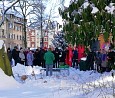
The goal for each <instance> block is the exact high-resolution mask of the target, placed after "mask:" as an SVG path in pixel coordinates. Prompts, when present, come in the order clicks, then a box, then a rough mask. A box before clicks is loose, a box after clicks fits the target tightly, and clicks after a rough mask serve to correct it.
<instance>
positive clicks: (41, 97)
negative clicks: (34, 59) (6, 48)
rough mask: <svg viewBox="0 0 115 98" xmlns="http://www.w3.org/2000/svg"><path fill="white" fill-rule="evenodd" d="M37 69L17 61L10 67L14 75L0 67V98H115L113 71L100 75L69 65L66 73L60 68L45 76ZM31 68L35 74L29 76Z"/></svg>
mask: <svg viewBox="0 0 115 98" xmlns="http://www.w3.org/2000/svg"><path fill="white" fill-rule="evenodd" d="M40 69H41V67H37V66H36V67H34V68H33V69H32V68H31V67H30V66H26V67H25V66H24V65H20V64H17V66H14V67H12V70H13V74H14V77H15V78H13V77H12V76H11V77H9V76H6V75H5V74H4V73H3V71H2V70H0V84H1V85H0V98H22V97H23V98H104V96H106V98H114V97H113V93H112V92H113V87H114V85H113V83H114V81H115V80H114V78H113V77H112V76H111V73H112V72H105V73H103V74H100V73H97V72H94V71H79V69H77V70H76V69H74V68H69V71H70V75H69V76H68V75H67V71H61V72H53V76H51V77H49V76H48V77H46V76H45V71H44V70H43V71H40ZM33 70H34V72H35V74H36V75H35V77H34V76H32V75H31V73H32V71H33ZM25 74H26V75H27V76H28V78H27V79H26V80H25V81H22V80H21V78H20V77H21V76H22V75H25Z"/></svg>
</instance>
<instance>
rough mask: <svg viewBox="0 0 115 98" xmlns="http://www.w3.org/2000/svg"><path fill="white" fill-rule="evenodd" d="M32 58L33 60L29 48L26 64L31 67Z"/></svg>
mask: <svg viewBox="0 0 115 98" xmlns="http://www.w3.org/2000/svg"><path fill="white" fill-rule="evenodd" d="M33 60H34V56H33V53H32V51H31V50H30V51H29V52H28V53H27V65H28V66H32V67H33Z"/></svg>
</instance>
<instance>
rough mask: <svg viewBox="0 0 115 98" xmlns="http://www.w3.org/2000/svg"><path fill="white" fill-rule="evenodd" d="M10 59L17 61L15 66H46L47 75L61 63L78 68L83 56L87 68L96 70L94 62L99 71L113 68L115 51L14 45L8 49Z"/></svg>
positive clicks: (79, 47) (81, 47) (82, 47)
mask: <svg viewBox="0 0 115 98" xmlns="http://www.w3.org/2000/svg"><path fill="white" fill-rule="evenodd" d="M7 54H8V57H9V61H10V63H11V65H12V58H13V59H14V61H15V66H16V64H17V63H20V64H22V65H25V66H32V67H33V66H41V67H42V68H46V76H48V71H50V75H52V69H53V68H58V67H59V65H60V64H66V65H69V66H70V67H74V68H76V69H77V68H78V67H79V63H80V60H81V58H82V57H86V61H85V62H86V66H87V70H94V69H95V68H94V63H95V64H96V69H97V71H100V70H101V71H103V72H104V71H105V70H106V68H108V69H109V70H111V67H112V66H113V65H114V63H115V52H114V51H111V49H109V51H108V52H107V51H105V50H104V49H102V50H99V51H91V50H90V49H89V52H88V53H85V48H84V46H78V47H74V48H73V47H72V46H71V45H69V46H68V47H67V48H66V49H64V50H61V49H58V48H57V47H56V48H53V47H50V48H38V49H36V50H35V51H32V50H30V49H29V48H28V49H23V48H20V49H18V47H16V46H15V47H14V49H13V50H11V49H10V48H8V49H7Z"/></svg>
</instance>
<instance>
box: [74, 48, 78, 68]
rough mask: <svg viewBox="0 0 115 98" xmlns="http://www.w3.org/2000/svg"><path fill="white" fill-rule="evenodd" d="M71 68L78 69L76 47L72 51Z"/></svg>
mask: <svg viewBox="0 0 115 98" xmlns="http://www.w3.org/2000/svg"><path fill="white" fill-rule="evenodd" d="M73 67H74V68H78V49H77V48H76V47H75V48H74V50H73Z"/></svg>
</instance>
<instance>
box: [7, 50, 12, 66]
mask: <svg viewBox="0 0 115 98" xmlns="http://www.w3.org/2000/svg"><path fill="white" fill-rule="evenodd" d="M7 55H8V59H9V61H10V65H12V51H11V49H10V48H8V49H7Z"/></svg>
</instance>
